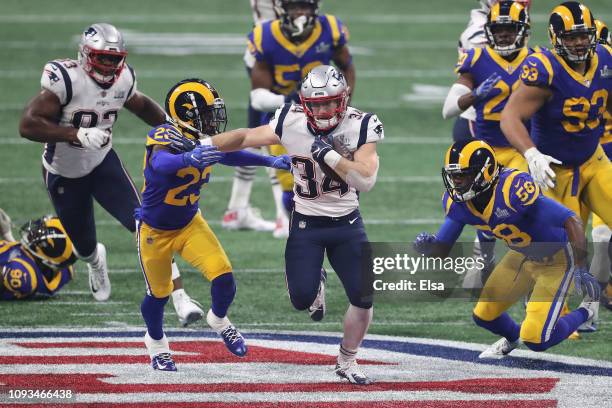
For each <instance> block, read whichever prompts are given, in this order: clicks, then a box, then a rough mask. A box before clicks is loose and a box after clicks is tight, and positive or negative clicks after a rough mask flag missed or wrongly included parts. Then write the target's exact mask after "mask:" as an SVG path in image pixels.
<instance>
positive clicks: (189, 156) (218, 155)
mask: <svg viewBox="0 0 612 408" xmlns="http://www.w3.org/2000/svg"><path fill="white" fill-rule="evenodd" d="M224 157H225V153H223V152H221V151H219V149H218V148H217V146H196V147H195V148H194V149H193V150H192V151H190V152H187V153H183V163H185V165H186V166H193V167H195V168H198V169H200V170H204V169H205V168H206V167H208V166H212V165H213V164H215V163H217V162H219V161H220V160H223V158H224Z"/></svg>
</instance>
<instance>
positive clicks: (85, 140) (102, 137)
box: [77, 128, 111, 150]
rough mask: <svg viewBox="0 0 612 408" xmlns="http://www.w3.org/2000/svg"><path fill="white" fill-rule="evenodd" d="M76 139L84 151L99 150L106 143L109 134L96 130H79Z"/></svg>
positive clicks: (109, 136)
mask: <svg viewBox="0 0 612 408" xmlns="http://www.w3.org/2000/svg"><path fill="white" fill-rule="evenodd" d="M77 138H78V139H79V142H81V145H82V146H83V147H84V148H85V149H96V150H97V149H100V148H101V147H102V146H103V145H105V144H106V143H108V141H109V140H110V138H111V133H110V132H109V131H107V130H102V129H98V128H79V131H78V132H77Z"/></svg>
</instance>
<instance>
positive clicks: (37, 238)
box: [20, 215, 76, 270]
mask: <svg viewBox="0 0 612 408" xmlns="http://www.w3.org/2000/svg"><path fill="white" fill-rule="evenodd" d="M20 231H21V244H22V245H23V247H24V248H25V249H26V251H27V252H28V253H29V254H30V255H32V256H34V257H35V259H36V260H37V261H38V262H41V263H42V264H43V265H45V266H47V267H49V268H51V269H53V270H57V269H61V268H65V267H66V266H69V265H72V264H73V263H75V262H76V256H75V254H74V251H73V246H72V241H70V238H68V235H67V234H66V231H65V230H64V227H63V226H62V224H61V222H60V220H59V218H57V217H53V216H51V215H47V216H45V217H42V218H39V219H36V220H31V221H28V222H27V223H25V224H24V225H23V226H22V227H21V229H20Z"/></svg>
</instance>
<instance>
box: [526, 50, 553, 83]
mask: <svg viewBox="0 0 612 408" xmlns="http://www.w3.org/2000/svg"><path fill="white" fill-rule="evenodd" d="M553 76H554V71H553V67H552V64H551V62H550V59H549V58H548V56H546V54H545V53H544V52H536V53H534V54H531V55H529V56H528V57H527V58H526V59H525V62H523V65H522V68H521V81H523V82H524V83H525V84H526V85H531V86H549V85H550V84H551V83H552V80H553Z"/></svg>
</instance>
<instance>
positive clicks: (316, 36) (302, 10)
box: [223, 0, 355, 238]
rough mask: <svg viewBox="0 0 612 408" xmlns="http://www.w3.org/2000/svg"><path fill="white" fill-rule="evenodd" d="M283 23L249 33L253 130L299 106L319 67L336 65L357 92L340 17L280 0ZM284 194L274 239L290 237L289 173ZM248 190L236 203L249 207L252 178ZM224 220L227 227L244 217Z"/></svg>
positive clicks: (307, 3) (313, 0)
mask: <svg viewBox="0 0 612 408" xmlns="http://www.w3.org/2000/svg"><path fill="white" fill-rule="evenodd" d="M275 10H276V12H277V14H278V16H279V18H278V19H276V20H273V21H268V22H265V23H262V24H258V25H257V26H255V28H254V29H253V31H252V32H251V33H250V34H249V40H248V48H249V51H250V53H251V55H252V58H253V59H254V64H253V67H252V69H251V87H252V90H251V94H250V102H251V107H252V108H253V110H254V111H251V113H253V116H252V117H250V120H249V127H257V126H259V125H263V124H266V123H268V121H269V120H270V117H271V116H272V112H274V111H275V110H276V109H278V108H279V107H281V106H282V105H283V104H284V103H285V102H288V101H293V102H297V95H298V91H299V86H300V83H301V81H302V78H303V77H304V76H305V75H306V74H307V73H308V72H309V71H310V70H311V69H312V68H314V67H316V66H318V65H322V64H330V63H331V62H332V61H333V63H334V64H335V65H336V66H337V67H338V68H339V69H340V71H341V72H342V73H343V74H344V75H345V76H346V78H347V81H348V84H349V87H350V89H351V90H353V89H354V86H355V68H354V65H353V62H352V57H351V54H350V52H349V50H348V46H347V42H348V31H347V29H346V27H345V26H344V25H343V24H342V22H341V21H340V20H339V19H338V18H336V17H335V16H332V15H328V14H324V15H319V0H277V1H276V3H275ZM270 151H271V153H273V154H277V155H278V154H283V153H284V150H283V148H282V147H281V146H271V147H270ZM276 174H277V177H278V181H279V182H280V185H281V189H282V196H281V195H279V194H278V190H277V192H276V193H275V204H276V218H277V224H276V227H275V230H274V236H275V237H277V238H284V237H286V236H287V235H288V218H287V212H289V211H290V209H291V207H292V205H293V192H292V191H293V180H292V177H291V174H290V173H289V172H283V171H277V172H276ZM241 183H242V187H243V188H237V187H236V188H233V189H232V190H233V191H232V199H231V200H230V204H235V203H239V204H237V205H240V206H242V207H243V208H247V207H248V205H247V203H248V201H249V195H250V191H251V189H250V186H251V184H252V177H251V180H250V181H249V180H244V179H243V180H242V181H241ZM231 214H232V213H231V211H229V212H228V213H226V216H225V217H224V221H223V222H224V225H226V226H229V225H230V224H229V222H230V221H232V220H233V219H237V218H239V217H236V216H231V217H230V215H231Z"/></svg>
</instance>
